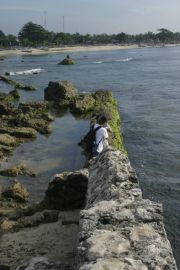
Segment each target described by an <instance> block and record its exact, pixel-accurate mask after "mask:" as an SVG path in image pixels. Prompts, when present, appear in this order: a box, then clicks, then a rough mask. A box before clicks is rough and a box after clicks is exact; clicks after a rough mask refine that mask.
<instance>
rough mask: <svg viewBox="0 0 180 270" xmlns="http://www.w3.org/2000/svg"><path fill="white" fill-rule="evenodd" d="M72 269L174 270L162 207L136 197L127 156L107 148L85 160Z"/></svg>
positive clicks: (139, 195) (137, 189) (138, 192)
mask: <svg viewBox="0 0 180 270" xmlns="http://www.w3.org/2000/svg"><path fill="white" fill-rule="evenodd" d="M77 269H80V270H90V269H92V270H96V269H97V270H101V269H113V270H119V269H124V270H125V269H126V270H130V269H132V270H133V269H134V270H135V269H136V270H147V269H148V270H160V269H164V270H170V269H171V270H175V269H177V267H176V263H175V260H174V257H173V254H172V249H171V246H170V243H169V241H168V239H167V236H166V232H165V229H164V224H163V213H162V205H161V204H158V203H154V202H152V201H150V200H146V199H143V198H142V192H141V189H140V187H139V183H138V179H137V176H136V173H135V171H134V170H133V169H132V167H131V165H130V162H129V160H128V158H127V156H126V155H124V154H122V153H121V152H120V151H117V150H114V149H113V148H109V149H106V150H105V151H104V152H103V153H102V154H101V155H100V156H99V158H95V159H93V160H92V161H91V165H90V175H89V183H88V190H87V199H86V206H85V209H84V210H82V211H81V212H80V232H79V244H78V267H77Z"/></svg>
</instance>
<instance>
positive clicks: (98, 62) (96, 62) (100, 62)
mask: <svg viewBox="0 0 180 270" xmlns="http://www.w3.org/2000/svg"><path fill="white" fill-rule="evenodd" d="M102 63H103V61H95V62H93V64H102Z"/></svg>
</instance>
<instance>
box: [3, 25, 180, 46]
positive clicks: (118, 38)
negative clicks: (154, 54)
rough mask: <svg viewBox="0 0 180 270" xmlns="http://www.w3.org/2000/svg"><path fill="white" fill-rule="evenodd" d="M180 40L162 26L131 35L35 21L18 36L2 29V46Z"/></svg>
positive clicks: (22, 29)
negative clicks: (59, 28) (55, 28)
mask: <svg viewBox="0 0 180 270" xmlns="http://www.w3.org/2000/svg"><path fill="white" fill-rule="evenodd" d="M179 42H180V33H179V32H176V33H174V32H172V31H170V30H168V29H165V28H160V29H158V30H157V33H153V32H148V33H145V34H136V35H129V34H126V33H124V32H121V33H118V34H112V35H107V34H99V35H90V34H86V35H81V34H79V33H75V34H70V33H64V32H60V33H54V32H50V31H48V30H46V29H45V28H44V27H42V26H41V25H38V24H35V23H33V22H28V23H26V24H25V25H24V26H23V27H22V28H21V29H20V31H19V33H18V36H14V35H5V34H4V32H3V31H2V30H0V47H6V48H7V47H14V46H25V47H39V46H63V45H100V44H109V43H114V44H139V45H142V44H149V45H156V44H160V43H161V44H167V43H170V44H175V43H179Z"/></svg>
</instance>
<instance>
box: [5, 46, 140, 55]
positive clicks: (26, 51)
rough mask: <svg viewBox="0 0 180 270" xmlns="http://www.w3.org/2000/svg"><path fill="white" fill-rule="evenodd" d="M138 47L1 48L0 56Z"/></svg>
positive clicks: (131, 47)
mask: <svg viewBox="0 0 180 270" xmlns="http://www.w3.org/2000/svg"><path fill="white" fill-rule="evenodd" d="M133 48H138V45H129V46H128V45H126V46H122V45H103V46H71V47H70V46H67V47H56V48H48V49H36V48H28V49H16V50H2V51H0V57H1V56H10V55H11V56H12V55H27V54H28V55H40V54H47V53H57V52H59V53H70V52H81V51H82V52H85V51H87V52H88V51H108V50H126V49H133Z"/></svg>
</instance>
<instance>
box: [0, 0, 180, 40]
mask: <svg viewBox="0 0 180 270" xmlns="http://www.w3.org/2000/svg"><path fill="white" fill-rule="evenodd" d="M63 17H64V30H65V32H69V33H76V32H79V33H80V34H86V33H90V34H99V33H107V34H117V33H120V32H125V33H129V34H134V33H145V32H148V31H152V32H155V31H156V30H157V29H158V28H162V27H163V28H167V29H169V30H171V31H173V32H176V31H177V32H180V0H0V30H2V31H3V32H4V33H5V34H15V35H16V34H17V33H18V32H19V30H20V29H21V27H22V26H23V25H24V24H25V23H26V22H28V21H32V22H34V23H37V24H41V25H42V26H46V28H47V29H48V30H49V31H54V32H61V31H63Z"/></svg>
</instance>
